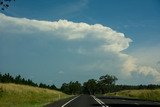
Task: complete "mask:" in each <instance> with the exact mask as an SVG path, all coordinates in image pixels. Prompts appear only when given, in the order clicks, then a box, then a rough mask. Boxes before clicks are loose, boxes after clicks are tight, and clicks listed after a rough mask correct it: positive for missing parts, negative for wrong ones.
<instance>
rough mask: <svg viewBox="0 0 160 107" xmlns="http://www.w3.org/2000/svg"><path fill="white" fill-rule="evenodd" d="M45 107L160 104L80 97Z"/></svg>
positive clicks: (143, 106)
mask: <svg viewBox="0 0 160 107" xmlns="http://www.w3.org/2000/svg"><path fill="white" fill-rule="evenodd" d="M45 107H160V102H152V101H143V100H137V99H128V98H122V97H107V96H90V95H80V96H76V97H72V98H69V99H65V100H61V101H58V102H56V103H53V104H49V105H46V106H45Z"/></svg>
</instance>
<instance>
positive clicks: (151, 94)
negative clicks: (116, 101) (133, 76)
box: [106, 89, 160, 101]
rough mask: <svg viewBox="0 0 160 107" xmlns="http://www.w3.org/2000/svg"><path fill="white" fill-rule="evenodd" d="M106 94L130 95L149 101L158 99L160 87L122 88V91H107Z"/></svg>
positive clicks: (159, 98) (159, 99)
mask: <svg viewBox="0 0 160 107" xmlns="http://www.w3.org/2000/svg"><path fill="white" fill-rule="evenodd" d="M106 95H109V96H123V97H131V98H138V99H144V100H151V101H160V89H155V90H147V89H145V90H144V89H143V90H124V91H119V92H114V93H108V94H106Z"/></svg>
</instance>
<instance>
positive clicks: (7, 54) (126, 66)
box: [0, 0, 160, 86]
mask: <svg viewBox="0 0 160 107" xmlns="http://www.w3.org/2000/svg"><path fill="white" fill-rule="evenodd" d="M0 33H1V34H0V59H1V60H0V71H1V72H2V73H6V72H7V73H8V72H9V73H11V74H13V75H17V74H21V75H22V76H24V77H26V78H31V79H32V80H34V81H36V82H44V83H47V84H52V83H54V84H56V85H57V86H60V85H61V84H62V83H64V82H68V81H75V80H78V81H80V82H84V81H86V80H88V79H90V78H95V79H97V78H99V77H100V76H101V75H105V74H111V75H115V76H117V77H118V78H119V80H118V84H150V83H156V84H157V83H158V84H159V83H160V79H159V78H160V63H159V61H160V55H159V53H160V43H159V41H160V1H159V0H132V1H131V0H130V1H129V0H120V1H117V0H100V1H98V0H26V1H22V0H16V1H15V2H11V4H10V7H9V8H8V9H7V10H5V11H1V13H0Z"/></svg>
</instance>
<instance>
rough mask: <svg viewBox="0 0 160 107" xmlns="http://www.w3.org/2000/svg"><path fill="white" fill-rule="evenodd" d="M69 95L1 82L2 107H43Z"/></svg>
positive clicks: (0, 103) (0, 105) (0, 98)
mask: <svg viewBox="0 0 160 107" xmlns="http://www.w3.org/2000/svg"><path fill="white" fill-rule="evenodd" d="M67 97H69V95H66V94H64V93H62V92H59V91H55V90H49V89H43V88H38V87H31V86H26V85H17V84H11V83H9V84H2V83H0V107H42V106H43V105H45V104H47V103H50V102H54V101H57V100H59V99H63V98H67Z"/></svg>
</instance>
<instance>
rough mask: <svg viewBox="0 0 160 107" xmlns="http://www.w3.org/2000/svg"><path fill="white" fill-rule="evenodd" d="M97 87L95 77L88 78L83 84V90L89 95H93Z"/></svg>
mask: <svg viewBox="0 0 160 107" xmlns="http://www.w3.org/2000/svg"><path fill="white" fill-rule="evenodd" d="M96 89H97V81H96V80H95V79H89V80H88V81H87V82H84V84H83V92H85V93H86V92H87V93H88V94H90V95H94V94H95V92H96Z"/></svg>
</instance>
